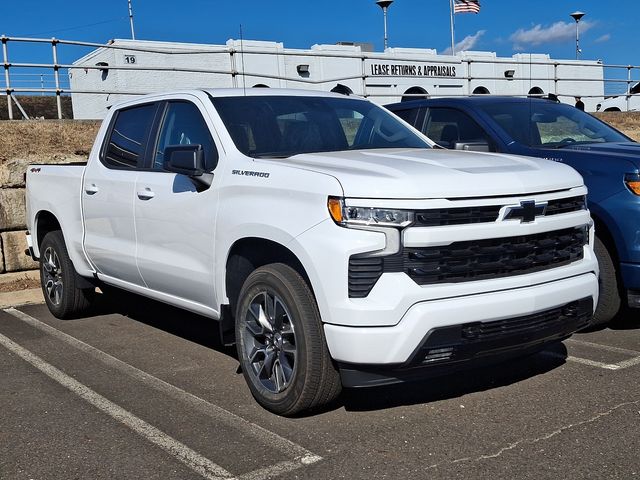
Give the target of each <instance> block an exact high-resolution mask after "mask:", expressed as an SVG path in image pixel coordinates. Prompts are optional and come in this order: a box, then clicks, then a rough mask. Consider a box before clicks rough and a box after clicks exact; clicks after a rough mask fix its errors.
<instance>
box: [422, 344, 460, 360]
mask: <svg viewBox="0 0 640 480" xmlns="http://www.w3.org/2000/svg"><path fill="white" fill-rule="evenodd" d="M451 357H453V347H449V348H433V349H431V350H429V351H428V352H427V354H426V355H425V357H424V360H422V363H435V362H441V361H444V360H450V359H451Z"/></svg>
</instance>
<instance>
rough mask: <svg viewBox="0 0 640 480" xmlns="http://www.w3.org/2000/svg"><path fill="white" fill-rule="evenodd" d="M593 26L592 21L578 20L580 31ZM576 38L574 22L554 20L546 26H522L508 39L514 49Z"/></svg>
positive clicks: (582, 31)
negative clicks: (527, 28) (526, 27)
mask: <svg viewBox="0 0 640 480" xmlns="http://www.w3.org/2000/svg"><path fill="white" fill-rule="evenodd" d="M591 27H593V23H592V22H588V21H584V22H580V33H584V32H586V31H587V30H589V29H590V28H591ZM575 38H576V24H575V22H571V23H568V22H556V23H554V24H552V25H550V26H548V27H543V26H542V25H540V24H538V25H534V26H533V27H531V28H530V29H529V30H525V29H523V28H521V29H519V30H517V31H516V32H514V33H513V34H512V35H511V36H510V37H509V40H511V41H512V42H513V48H514V49H515V50H522V49H523V48H525V47H527V46H530V45H533V46H536V45H543V44H545V43H562V42H568V41H570V40H575Z"/></svg>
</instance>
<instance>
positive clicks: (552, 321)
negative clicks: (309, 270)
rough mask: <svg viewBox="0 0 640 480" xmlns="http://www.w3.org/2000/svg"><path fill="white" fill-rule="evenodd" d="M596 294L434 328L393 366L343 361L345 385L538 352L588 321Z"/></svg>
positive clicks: (386, 381) (426, 373)
mask: <svg viewBox="0 0 640 480" xmlns="http://www.w3.org/2000/svg"><path fill="white" fill-rule="evenodd" d="M592 317H593V299H592V298H591V297H587V298H583V299H581V300H578V301H575V302H570V303H568V304H566V305H564V306H560V307H556V308H553V309H550V310H545V311H543V312H538V313H535V314H531V315H525V316H522V317H516V318H509V319H506V320H496V321H493V322H471V323H466V324H462V325H451V326H449V327H439V328H434V329H433V330H430V331H429V332H428V333H427V335H426V336H425V338H424V339H423V340H422V342H421V344H420V346H419V347H418V349H417V350H416V351H415V352H414V353H413V355H412V356H411V357H410V359H409V361H407V362H406V363H405V364H402V365H399V366H392V367H379V366H369V367H366V366H365V367H363V366H358V365H353V364H342V365H341V366H340V374H341V377H342V384H343V385H344V386H345V387H352V388H353V387H369V386H379V385H389V384H393V383H398V382H403V381H409V380H419V379H424V378H430V377H434V376H438V375H442V374H446V373H451V372H452V371H456V370H461V369H465V368H471V367H478V366H481V365H487V364H491V363H497V362H500V361H503V360H506V359H508V358H511V357H516V356H522V355H525V354H527V353H529V352H535V351H536V350H539V349H540V348H541V347H542V346H544V345H546V344H548V343H550V342H554V341H561V340H564V339H565V338H567V337H568V336H570V335H571V334H572V333H573V332H575V331H576V330H580V329H582V328H585V327H587V326H588V325H589V323H590V321H591V318H592Z"/></svg>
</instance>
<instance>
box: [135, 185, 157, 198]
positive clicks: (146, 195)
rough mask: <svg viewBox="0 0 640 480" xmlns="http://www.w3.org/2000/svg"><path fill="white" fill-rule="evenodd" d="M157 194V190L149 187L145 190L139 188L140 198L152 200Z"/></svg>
mask: <svg viewBox="0 0 640 480" xmlns="http://www.w3.org/2000/svg"><path fill="white" fill-rule="evenodd" d="M155 196H156V194H155V192H154V191H153V190H151V189H150V188H149V187H147V188H145V189H144V190H138V198H139V199H140V200H150V199H152V198H153V197H155Z"/></svg>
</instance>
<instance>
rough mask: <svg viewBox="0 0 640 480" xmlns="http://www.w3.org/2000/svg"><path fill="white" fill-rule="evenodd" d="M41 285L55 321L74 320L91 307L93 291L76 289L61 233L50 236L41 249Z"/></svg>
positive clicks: (51, 233)
mask: <svg viewBox="0 0 640 480" xmlns="http://www.w3.org/2000/svg"><path fill="white" fill-rule="evenodd" d="M40 283H41V285H42V293H43V294H44V300H45V302H46V304H47V307H49V311H50V312H51V313H52V314H53V315H54V316H55V317H57V318H62V319H66V318H74V317H77V316H80V315H81V314H82V313H84V312H85V311H86V310H87V309H88V308H89V306H90V305H91V303H92V301H93V299H94V296H95V289H81V288H78V287H77V278H76V272H75V269H74V267H73V263H72V262H71V259H70V258H69V254H68V252H67V247H66V245H65V243H64V237H63V236H62V232H61V231H60V230H56V231H53V232H49V233H47V234H46V235H45V236H44V239H43V240H42V243H41V245H40Z"/></svg>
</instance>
